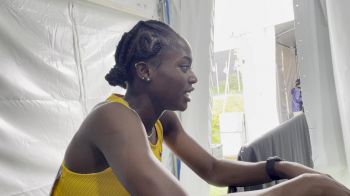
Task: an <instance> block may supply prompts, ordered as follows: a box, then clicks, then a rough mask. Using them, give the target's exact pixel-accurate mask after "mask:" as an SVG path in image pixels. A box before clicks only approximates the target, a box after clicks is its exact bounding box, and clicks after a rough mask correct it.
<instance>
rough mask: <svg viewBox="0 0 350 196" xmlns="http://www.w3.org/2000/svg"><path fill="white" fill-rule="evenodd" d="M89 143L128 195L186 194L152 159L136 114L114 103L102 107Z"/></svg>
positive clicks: (156, 161)
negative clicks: (101, 154)
mask: <svg viewBox="0 0 350 196" xmlns="http://www.w3.org/2000/svg"><path fill="white" fill-rule="evenodd" d="M100 110H102V111H100V115H99V116H100V119H99V120H98V121H99V122H102V123H99V125H98V126H99V127H100V128H99V130H98V131H97V132H96V133H95V135H93V136H92V137H91V138H93V140H92V143H93V144H94V145H95V146H96V147H97V148H98V149H99V150H100V151H101V152H102V153H103V154H104V156H105V158H106V160H107V162H108V164H109V166H110V167H111V168H112V169H113V172H114V173H115V175H116V176H117V177H118V179H119V180H120V181H121V183H122V184H123V185H124V187H126V189H127V190H128V192H129V193H131V195H176V196H179V195H186V193H185V192H184V190H183V189H182V188H181V187H180V186H179V183H178V182H177V180H176V179H175V178H174V177H173V176H172V175H171V174H170V173H169V172H167V171H166V170H165V169H163V167H162V166H161V164H160V163H159V161H158V160H156V158H155V156H154V155H153V154H152V152H151V150H150V147H149V143H148V140H147V139H146V135H145V130H144V127H143V124H142V122H141V120H140V119H139V117H138V116H137V114H135V113H134V112H132V111H131V110H129V109H127V108H125V107H124V106H122V105H120V104H118V103H110V104H108V105H105V106H102V107H101V109H100Z"/></svg>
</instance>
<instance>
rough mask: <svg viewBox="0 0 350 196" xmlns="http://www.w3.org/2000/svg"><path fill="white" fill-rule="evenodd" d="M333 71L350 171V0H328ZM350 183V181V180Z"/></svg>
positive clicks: (349, 169)
mask: <svg viewBox="0 0 350 196" xmlns="http://www.w3.org/2000/svg"><path fill="white" fill-rule="evenodd" d="M326 6H327V14H326V15H325V16H327V20H328V28H329V35H330V43H331V52H332V62H333V73H334V80H335V88H336V92H337V100H338V108H339V113H340V120H341V128H342V136H343V141H344V144H346V145H344V146H345V156H346V160H347V167H348V171H349V173H350V145H349V144H350V121H349V116H350V57H349V51H350V37H349V35H350V25H349V22H347V20H346V19H347V18H350V13H349V12H348V10H349V8H350V1H347V0H340V1H337V2H334V1H326ZM349 183H350V182H349Z"/></svg>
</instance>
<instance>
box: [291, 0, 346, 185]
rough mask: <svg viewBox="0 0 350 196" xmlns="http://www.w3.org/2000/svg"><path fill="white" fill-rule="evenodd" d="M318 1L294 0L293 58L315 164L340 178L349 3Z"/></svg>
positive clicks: (343, 170)
mask: <svg viewBox="0 0 350 196" xmlns="http://www.w3.org/2000/svg"><path fill="white" fill-rule="evenodd" d="M321 2H322V1H318V0H310V1H298V0H294V8H295V9H294V10H295V23H296V40H297V49H298V62H299V68H300V74H301V86H302V89H303V101H304V107H305V114H306V117H307V119H308V123H309V128H310V136H311V144H312V148H313V159H314V163H315V167H316V168H318V169H321V170H323V171H325V172H328V173H330V174H332V175H334V176H335V177H336V178H338V177H339V179H340V178H342V177H341V176H342V175H345V174H346V168H347V167H348V166H349V165H348V164H346V157H349V145H348V143H349V120H348V118H349V111H350V109H349V100H348V99H349V92H348V91H349V71H346V70H349V60H348V58H349V57H348V56H349V55H348V48H349V45H348V44H349V38H348V34H346V32H349V27H350V26H349V24H348V23H346V21H345V18H343V17H346V16H349V15H348V14H347V10H348V8H349V3H348V2H347V1H337V3H335V2H332V1H326V2H327V4H325V3H324V2H323V4H321ZM338 3H341V4H339V5H338ZM325 6H327V8H326V10H327V12H328V13H327V14H325V13H324V10H325V9H324V7H325ZM328 6H329V7H328ZM326 17H328V18H326ZM327 20H328V22H327ZM327 23H328V24H330V25H329V26H328V24H327ZM329 33H330V34H329ZM331 48H332V51H331ZM332 61H333V64H332ZM333 72H334V74H333ZM335 81H336V82H335ZM345 149H346V150H345ZM343 182H344V183H348V185H349V184H350V180H349V179H348V180H347V181H343Z"/></svg>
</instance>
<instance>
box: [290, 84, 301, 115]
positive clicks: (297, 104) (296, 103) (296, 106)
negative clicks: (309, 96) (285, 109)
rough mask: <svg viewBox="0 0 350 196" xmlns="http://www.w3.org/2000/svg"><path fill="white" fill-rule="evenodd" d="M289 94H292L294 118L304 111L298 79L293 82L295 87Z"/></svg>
mask: <svg viewBox="0 0 350 196" xmlns="http://www.w3.org/2000/svg"><path fill="white" fill-rule="evenodd" d="M290 92H291V94H292V111H293V115H294V116H296V115H299V114H301V113H303V111H304V107H303V100H302V96H301V87H300V79H299V78H298V79H297V80H296V81H295V87H293V88H292V90H291V91H290Z"/></svg>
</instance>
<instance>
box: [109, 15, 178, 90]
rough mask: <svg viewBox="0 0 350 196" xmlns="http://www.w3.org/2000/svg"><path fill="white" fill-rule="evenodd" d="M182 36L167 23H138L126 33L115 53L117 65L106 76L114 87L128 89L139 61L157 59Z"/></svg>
mask: <svg viewBox="0 0 350 196" xmlns="http://www.w3.org/2000/svg"><path fill="white" fill-rule="evenodd" d="M179 37H180V36H179V35H178V34H177V33H176V32H175V31H174V30H173V29H171V27H169V26H168V25H166V24H165V23H162V22H159V21H156V20H148V21H140V22H138V23H137V24H136V25H135V26H134V27H133V28H132V29H131V30H130V31H129V32H127V33H124V34H123V36H122V38H121V40H120V41H119V43H118V46H117V50H116V52H115V63H116V64H115V65H114V66H113V68H112V69H111V70H110V71H109V73H108V74H107V75H106V76H105V79H106V80H107V82H108V83H109V84H110V85H112V86H117V85H118V86H121V87H123V88H126V83H127V82H132V80H133V75H132V72H131V70H132V67H134V66H133V65H134V64H135V63H137V62H139V61H145V60H148V59H151V58H153V57H156V56H157V55H158V54H160V52H161V50H162V49H164V48H166V47H168V46H170V45H171V43H170V42H171V40H173V39H172V38H179Z"/></svg>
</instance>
